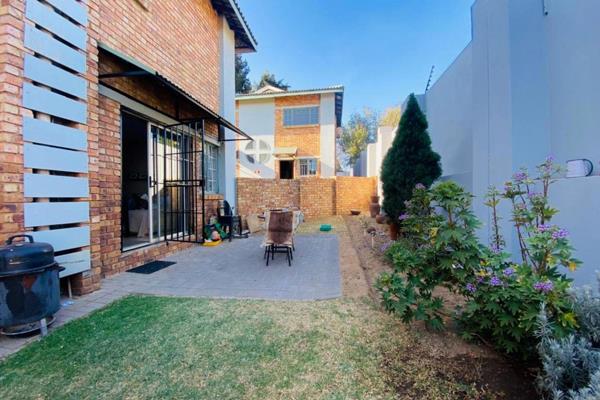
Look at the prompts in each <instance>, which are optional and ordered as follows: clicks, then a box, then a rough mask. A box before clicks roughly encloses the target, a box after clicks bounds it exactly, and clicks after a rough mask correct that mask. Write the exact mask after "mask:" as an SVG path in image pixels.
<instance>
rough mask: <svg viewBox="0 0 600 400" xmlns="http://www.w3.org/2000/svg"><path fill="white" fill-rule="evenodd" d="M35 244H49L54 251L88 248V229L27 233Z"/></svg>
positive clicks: (82, 227)
mask: <svg viewBox="0 0 600 400" xmlns="http://www.w3.org/2000/svg"><path fill="white" fill-rule="evenodd" d="M27 234H28V235H29V234H30V235H32V236H33V239H34V240H35V241H36V242H44V243H50V244H51V245H52V247H54V251H63V250H69V249H75V248H78V247H84V246H88V245H89V244H90V227H89V226H81V227H77V228H66V229H52V230H49V231H37V232H28V233H27Z"/></svg>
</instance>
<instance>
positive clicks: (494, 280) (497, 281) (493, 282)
mask: <svg viewBox="0 0 600 400" xmlns="http://www.w3.org/2000/svg"><path fill="white" fill-rule="evenodd" d="M500 285H502V281H501V280H500V278H498V277H497V276H492V278H491V279H490V286H500Z"/></svg>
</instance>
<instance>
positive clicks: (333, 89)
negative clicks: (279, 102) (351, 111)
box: [235, 85, 344, 100]
mask: <svg viewBox="0 0 600 400" xmlns="http://www.w3.org/2000/svg"><path fill="white" fill-rule="evenodd" d="M269 87H272V86H270V85H267V86H265V87H263V88H260V89H258V90H256V91H254V92H250V93H238V94H236V95H235V99H236V100H251V99H259V98H266V97H285V96H300V95H304V94H323V93H344V86H343V85H333V86H327V87H323V88H314V89H296V90H282V89H279V88H274V87H273V88H274V89H277V90H270V88H269ZM265 88H268V89H267V90H264V89H265Z"/></svg>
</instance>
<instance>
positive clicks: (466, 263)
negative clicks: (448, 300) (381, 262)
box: [376, 182, 481, 330]
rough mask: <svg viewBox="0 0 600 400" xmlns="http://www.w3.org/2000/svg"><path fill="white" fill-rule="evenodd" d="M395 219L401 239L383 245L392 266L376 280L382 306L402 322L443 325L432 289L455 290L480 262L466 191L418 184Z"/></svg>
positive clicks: (446, 185)
mask: <svg viewBox="0 0 600 400" xmlns="http://www.w3.org/2000/svg"><path fill="white" fill-rule="evenodd" d="M435 208H438V209H439V210H441V211H442V212H441V213H436V212H435V211H434V209H435ZM400 220H401V221H402V234H403V237H402V239H401V240H400V241H398V242H397V243H395V244H393V245H391V246H390V247H389V248H388V249H387V257H388V259H389V260H390V261H391V262H392V265H393V266H394V270H393V271H392V272H391V273H385V274H382V276H381V277H380V278H379V279H378V281H377V284H376V286H377V288H378V289H379V291H380V293H381V297H382V302H383V305H384V307H385V308H386V309H387V310H388V311H390V312H394V313H396V314H397V315H399V316H400V318H401V319H402V321H404V322H405V323H409V322H411V321H413V320H420V321H425V323H426V324H427V326H428V327H430V328H432V329H436V330H439V329H442V328H443V319H442V309H443V300H442V298H441V297H436V296H434V290H435V288H436V287H438V286H445V287H447V288H449V289H450V290H455V288H456V287H458V286H457V285H458V284H459V283H460V282H464V280H465V279H466V278H467V277H468V276H471V275H472V273H473V272H474V271H475V268H477V267H478V265H479V253H480V251H481V246H480V245H479V243H478V242H477V239H476V237H475V229H476V228H477V226H478V225H479V222H478V221H477V219H476V218H475V216H474V215H473V213H472V211H471V195H469V194H468V193H466V192H465V191H464V190H463V189H462V188H461V187H460V186H458V185H457V184H456V183H454V182H443V183H440V184H438V185H436V186H434V187H433V188H432V189H431V190H427V189H426V188H425V186H423V185H417V186H416V187H415V189H414V191H413V198H412V200H410V201H408V202H406V213H404V214H402V215H401V216H400Z"/></svg>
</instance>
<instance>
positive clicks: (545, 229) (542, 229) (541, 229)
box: [537, 224, 552, 233]
mask: <svg viewBox="0 0 600 400" xmlns="http://www.w3.org/2000/svg"><path fill="white" fill-rule="evenodd" d="M550 229H552V227H551V226H550V225H545V224H540V225H538V227H537V230H538V232H539V233H544V232H548V231H549V230H550Z"/></svg>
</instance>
